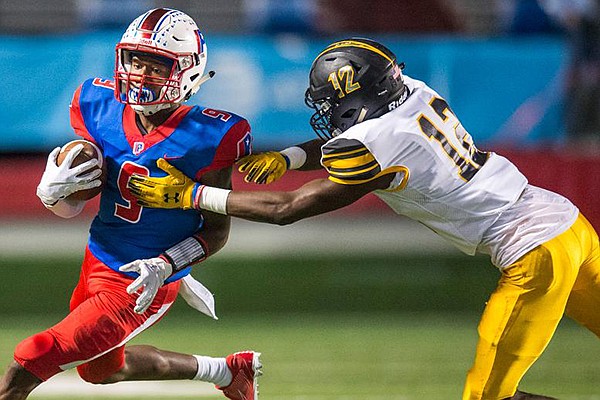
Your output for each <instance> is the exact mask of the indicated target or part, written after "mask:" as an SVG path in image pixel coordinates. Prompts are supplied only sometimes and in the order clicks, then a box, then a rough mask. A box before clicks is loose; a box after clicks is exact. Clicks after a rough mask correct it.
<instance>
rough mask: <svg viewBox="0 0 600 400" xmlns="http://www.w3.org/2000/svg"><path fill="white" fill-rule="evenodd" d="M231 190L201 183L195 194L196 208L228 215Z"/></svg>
mask: <svg viewBox="0 0 600 400" xmlns="http://www.w3.org/2000/svg"><path fill="white" fill-rule="evenodd" d="M229 192H231V190H227V189H221V188H216V187H212V186H206V185H199V187H198V188H197V189H196V194H195V196H194V208H195V209H197V210H206V211H212V212H216V213H219V214H224V215H227V197H229Z"/></svg>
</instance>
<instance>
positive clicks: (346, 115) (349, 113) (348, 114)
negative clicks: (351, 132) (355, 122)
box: [340, 108, 356, 118]
mask: <svg viewBox="0 0 600 400" xmlns="http://www.w3.org/2000/svg"><path fill="white" fill-rule="evenodd" d="M355 112H356V108H351V109H349V110H346V111H345V112H344V113H343V114H342V115H341V116H340V117H341V118H352V116H353V115H354V113H355Z"/></svg>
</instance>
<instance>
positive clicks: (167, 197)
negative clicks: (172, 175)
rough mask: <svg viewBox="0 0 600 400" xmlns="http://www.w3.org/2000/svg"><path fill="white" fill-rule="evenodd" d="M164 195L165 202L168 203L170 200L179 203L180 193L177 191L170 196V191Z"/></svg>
mask: <svg viewBox="0 0 600 400" xmlns="http://www.w3.org/2000/svg"><path fill="white" fill-rule="evenodd" d="M163 197H164V199H165V203H168V202H169V201H173V203H179V193H175V194H174V195H173V196H169V193H165V194H164V195H163Z"/></svg>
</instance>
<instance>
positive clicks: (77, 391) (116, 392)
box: [30, 372, 221, 399]
mask: <svg viewBox="0 0 600 400" xmlns="http://www.w3.org/2000/svg"><path fill="white" fill-rule="evenodd" d="M220 393H221V392H220V391H219V390H217V389H216V388H215V387H214V386H213V385H212V384H210V383H206V382H198V381H158V382H121V383H117V384H114V385H92V384H91V383H87V382H84V381H83V380H81V379H80V378H79V377H78V376H77V375H76V374H75V373H72V372H65V373H62V374H59V375H56V376H54V377H53V378H51V379H50V380H48V381H47V382H45V383H43V384H41V385H40V386H39V387H38V388H37V389H35V391H34V392H33V393H32V394H31V396H30V398H31V399H35V398H40V397H56V398H61V399H67V398H77V399H81V398H84V397H86V396H98V397H100V396H101V397H106V398H109V397H131V398H138V399H139V398H148V397H150V398H165V397H168V396H170V397H186V396H187V397H198V398H200V397H213V398H215V397H216V396H220Z"/></svg>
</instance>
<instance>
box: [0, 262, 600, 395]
mask: <svg viewBox="0 0 600 400" xmlns="http://www.w3.org/2000/svg"><path fill="white" fill-rule="evenodd" d="M0 261H2V264H3V267H13V268H17V270H19V269H20V272H21V274H23V275H21V274H13V273H12V272H9V273H8V275H9V277H8V278H7V279H6V281H5V284H3V291H2V293H0V300H1V301H2V303H3V304H6V305H7V310H8V311H7V312H6V313H5V314H3V315H0V365H2V366H4V365H6V363H7V362H8V361H9V360H10V357H11V352H12V349H13V347H14V345H15V344H16V343H18V341H19V340H20V339H21V338H23V337H25V336H27V335H29V334H31V333H34V332H36V331H38V330H40V329H43V328H45V327H46V326H48V325H49V324H51V323H53V322H54V321H56V319H57V318H59V315H58V314H56V309H55V307H61V306H60V304H62V303H63V302H64V301H65V299H66V298H67V297H68V288H69V287H70V286H72V283H73V282H65V281H69V280H74V279H76V276H77V269H78V266H77V262H76V260H72V259H67V260H63V259H54V260H46V261H45V262H41V261H39V260H0ZM13 270H14V269H12V268H11V269H8V270H6V271H13ZM63 270H64V271H63ZM32 271H38V272H39V274H37V275H35V274H34V276H36V277H37V276H38V275H39V277H37V278H35V279H33V278H31V279H30V281H31V280H33V282H30V284H31V285H33V287H34V288H39V289H43V291H42V293H38V292H32V291H31V292H30V291H27V290H26V288H28V287H30V286H29V283H27V282H23V280H22V279H21V280H19V279H16V278H17V276H18V275H21V277H22V276H28V274H25V272H32ZM60 272H65V274H64V275H60V276H62V278H63V279H55V277H56V275H57V274H59V273H60ZM11 276H13V277H14V278H15V279H13V280H11ZM65 276H66V277H67V278H65ZM199 276H201V277H202V278H203V280H204V281H205V282H206V283H207V285H208V286H209V287H211V289H213V291H215V293H216V298H217V311H218V313H219V316H220V318H221V319H220V320H219V321H212V320H211V319H209V318H208V317H204V316H201V315H199V314H197V313H195V312H193V311H192V310H191V309H188V308H187V307H186V306H185V305H184V304H178V305H177V306H176V307H174V310H173V312H172V313H171V314H170V315H169V316H167V317H166V318H165V319H164V320H163V321H162V322H161V323H160V324H159V325H158V326H156V327H155V328H154V329H151V330H150V331H147V332H145V333H143V334H142V335H140V336H139V337H138V338H136V339H135V342H136V343H147V344H153V345H156V346H158V347H162V348H167V349H170V350H175V351H182V352H190V351H191V352H195V353H199V354H207V355H214V356H220V355H224V354H228V353H230V352H233V351H237V350H241V349H246V348H251V349H254V350H257V351H261V352H262V353H263V356H262V360H263V364H264V373H265V374H264V377H263V378H261V382H260V387H261V398H262V399H263V400H268V399H273V400H279V399H282V400H284V399H292V400H308V399H314V400H333V399H340V400H383V399H397V400H401V399H402V400H422V399H428V400H448V399H459V398H460V395H461V391H462V385H463V380H464V376H465V373H466V371H467V369H468V367H469V364H470V361H471V359H472V356H473V349H474V344H475V340H476V325H477V318H478V314H479V312H480V310H481V309H482V307H483V304H484V302H485V298H486V294H487V292H488V291H489V290H490V289H491V287H493V285H494V282H495V280H496V278H497V275H495V272H494V271H493V269H491V267H489V266H487V265H486V261H485V259H484V258H466V257H462V256H459V257H448V258H446V259H443V260H441V259H439V258H437V259H434V258H428V257H408V258H407V257H399V256H397V255H396V256H380V257H367V256H365V257H364V259H362V258H361V259H356V258H348V257H330V258H328V257H325V258H321V257H320V258H315V257H309V258H307V259H303V260H298V259H292V260H286V259H270V260H264V259H262V258H256V259H249V260H244V261H242V260H229V259H223V260H220V261H219V262H217V263H212V264H210V265H208V264H207V265H206V266H205V270H203V271H201V273H200V275H199ZM240 285H242V286H240ZM243 285H247V290H245V291H240V290H239V288H240V287H246V286H243ZM236 288H237V289H238V290H236ZM17 292H18V293H20V298H21V299H23V301H22V302H20V303H21V304H19V302H15V301H12V302H11V303H10V304H9V303H7V302H8V301H9V297H10V296H12V295H15V294H16V293H17ZM65 292H66V293H65ZM11 293H12V294H11ZM27 293H30V295H29V296H27ZM44 299H46V300H45V301H44ZM179 303H183V302H182V301H180V302H179ZM36 304H37V307H38V309H41V310H42V311H43V312H42V313H39V314H33V312H34V310H35V308H36ZM19 309H22V310H25V311H23V312H21V313H19V312H18V310H19ZM50 309H54V313H51V312H50ZM599 344H600V343H599V342H598V340H597V339H596V338H595V337H593V336H592V335H591V334H589V333H588V332H587V331H585V330H583V329H581V328H579V327H578V326H575V325H574V324H573V323H571V322H570V321H568V320H566V321H564V322H563V323H562V324H561V326H560V328H559V330H558V332H557V334H556V336H555V338H554V340H553V342H552V343H551V345H550V346H549V348H548V350H547V351H546V353H545V354H544V355H543V357H542V358H541V359H540V360H539V361H538V363H537V364H536V365H535V366H534V367H533V369H532V370H531V371H530V373H529V374H528V375H527V376H526V378H525V380H524V381H523V384H522V388H523V389H524V390H527V391H533V392H542V393H546V394H549V395H553V396H556V397H558V398H560V399H561V400H565V399H566V400H592V399H595V400H598V399H600V385H599V382H600V379H599V378H598V377H599V376H600V357H599V356H600V346H599ZM1 360H4V361H1ZM139 385H144V383H139ZM106 389H107V395H106V396H105V397H85V398H86V399H91V398H93V399H106V400H109V399H111V400H114V399H118V400H120V399H126V398H128V399H131V398H132V397H114V396H112V395H110V394H108V390H109V388H108V387H107V388H106ZM32 398H33V399H42V400H45V399H50V398H53V399H56V397H40V396H32ZM61 398H65V399H71V398H72V399H79V398H82V397H81V395H78V394H77V393H74V395H73V397H65V396H63V397H61ZM133 398H143V397H142V396H139V397H133ZM161 398H162V399H169V398H166V397H161ZM172 398H173V399H175V398H177V399H188V398H189V399H192V398H197V399H198V398H206V399H218V398H221V397H219V396H218V395H215V396H206V395H204V396H202V397H181V396H180V397H172Z"/></svg>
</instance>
